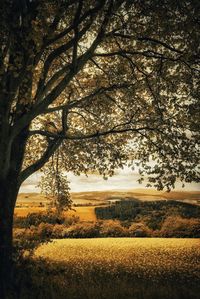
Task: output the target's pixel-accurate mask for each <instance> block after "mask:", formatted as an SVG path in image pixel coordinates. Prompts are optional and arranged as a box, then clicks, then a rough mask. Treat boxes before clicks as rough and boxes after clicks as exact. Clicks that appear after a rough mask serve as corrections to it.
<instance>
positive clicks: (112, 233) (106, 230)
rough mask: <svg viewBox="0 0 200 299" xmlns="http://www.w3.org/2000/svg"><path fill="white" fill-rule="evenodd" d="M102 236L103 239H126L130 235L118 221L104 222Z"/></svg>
mask: <svg viewBox="0 0 200 299" xmlns="http://www.w3.org/2000/svg"><path fill="white" fill-rule="evenodd" d="M100 235H101V236H102V237H125V236H127V235H128V232H127V229H126V228H125V227H123V226H122V225H121V224H120V222H119V221H117V220H108V221H104V222H102V225H101V230H100Z"/></svg>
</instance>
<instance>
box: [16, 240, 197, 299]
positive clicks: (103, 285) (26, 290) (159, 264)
mask: <svg viewBox="0 0 200 299" xmlns="http://www.w3.org/2000/svg"><path fill="white" fill-rule="evenodd" d="M199 245H200V240H196V239H195V240H194V239H193V240H191V239H153V238H152V239H148V238H145V239H138V238H137V239H135V238H114V239H113V238H106V239H73V240H72V239H65V240H53V242H51V243H48V244H46V245H42V246H40V247H39V248H38V249H37V250H36V252H35V258H34V260H33V267H32V268H30V269H31V271H30V269H29V273H30V274H28V272H26V271H25V270H24V268H23V275H24V280H23V279H22V280H21V281H23V285H22V287H21V296H20V299H32V298H38V299H41V298H43V299H46V298H48V299H65V298H69V299H83V298H84V299H85V298H86V299H118V298H119V299H169V298H170V299H198V298H199V297H198V296H199V292H200V286H199V282H200V265H199V260H200V246H199ZM38 258H43V259H42V260H41V259H38Z"/></svg>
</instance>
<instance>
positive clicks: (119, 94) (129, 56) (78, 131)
mask: <svg viewBox="0 0 200 299" xmlns="http://www.w3.org/2000/svg"><path fill="white" fill-rule="evenodd" d="M0 10H1V16H2V17H1V20H0V41H1V47H0V56H1V59H0V77H1V80H0V86H1V88H0V110H1V111H0V153H1V159H0V169H1V171H0V177H1V178H2V179H5V178H6V177H7V176H8V174H9V173H10V172H11V171H12V172H13V171H14V172H15V173H17V176H16V177H17V179H16V182H17V184H18V185H20V184H21V183H22V182H23V181H24V180H25V179H26V178H28V177H29V176H30V175H31V174H33V173H34V172H35V171H37V170H39V169H41V168H42V167H44V165H45V164H46V163H49V167H50V165H51V163H52V160H49V159H50V157H55V156H57V157H58V158H57V159H56V161H57V162H56V163H59V167H60V169H61V170H66V171H73V172H75V173H76V174H79V173H81V172H88V171H94V170H95V171H99V173H100V174H103V175H107V174H108V175H112V174H113V172H114V169H115V168H116V167H123V165H124V164H126V163H127V162H128V163H129V164H130V165H134V164H135V162H136V163H138V165H139V167H140V173H141V175H142V174H143V172H144V173H146V174H147V175H148V176H149V180H150V184H151V183H152V184H153V185H155V186H156V187H157V188H158V189H162V188H163V187H167V188H171V187H173V186H174V183H175V181H176V178H179V179H181V181H186V182H190V181H199V168H198V164H199V113H200V112H199V110H200V109H199V71H200V69H199V20H198V12H199V3H198V1H192V0H186V1H171V0H164V1H162V3H161V1H156V0H154V1H151V0H147V1H143V0H137V1H122V0H110V1H106V0H103V1H90V0H75V1H70V0H69V1H67V0H61V1H56V0H48V1H43V0H42V1H37V0H33V1H30V0H21V1H20V0H18V1H11V0H7V1H3V4H2V5H1V8H0ZM19 145H20V146H19ZM18 146H19V149H18V150H17V148H18ZM152 160H153V161H154V162H153V163H152V162H151V161H152ZM48 161H49V162H48ZM46 165H47V167H48V164H46Z"/></svg>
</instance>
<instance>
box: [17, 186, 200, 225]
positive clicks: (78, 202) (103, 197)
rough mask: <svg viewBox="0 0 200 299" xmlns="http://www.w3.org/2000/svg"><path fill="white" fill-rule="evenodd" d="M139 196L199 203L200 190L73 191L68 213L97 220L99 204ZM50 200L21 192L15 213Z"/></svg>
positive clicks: (22, 213)
mask: <svg viewBox="0 0 200 299" xmlns="http://www.w3.org/2000/svg"><path fill="white" fill-rule="evenodd" d="M133 197H134V198H138V199H140V200H142V201H152V200H154V201H155V200H168V199H173V200H178V201H181V202H188V203H192V204H196V205H198V204H199V202H200V192H199V191H196V192H177V191H176V192H175V191H172V192H170V193H168V192H162V191H156V190H151V189H149V190H147V189H135V190H125V191H118V190H115V191H92V192H75V193H72V200H73V206H74V210H72V211H69V212H67V214H66V215H72V214H73V215H76V216H79V217H80V220H82V221H86V220H88V221H94V220H96V216H95V212H94V208H95V207H97V206H99V205H106V204H108V203H109V202H112V201H115V200H118V199H123V200H124V199H127V198H133ZM48 202H49V199H48V197H46V196H44V195H41V194H38V193H21V194H19V196H18V200H17V207H16V208H15V215H17V216H20V217H25V216H26V215H27V214H28V213H36V212H43V211H45V210H46V206H47V204H48Z"/></svg>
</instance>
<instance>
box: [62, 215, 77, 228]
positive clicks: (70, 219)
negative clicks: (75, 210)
mask: <svg viewBox="0 0 200 299" xmlns="http://www.w3.org/2000/svg"><path fill="white" fill-rule="evenodd" d="M79 221H80V218H79V216H76V215H72V216H67V217H66V218H65V220H64V223H63V224H64V225H65V226H71V225H73V224H75V223H78V222H79Z"/></svg>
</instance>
